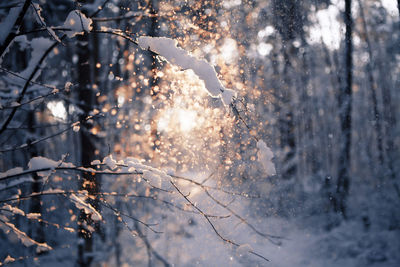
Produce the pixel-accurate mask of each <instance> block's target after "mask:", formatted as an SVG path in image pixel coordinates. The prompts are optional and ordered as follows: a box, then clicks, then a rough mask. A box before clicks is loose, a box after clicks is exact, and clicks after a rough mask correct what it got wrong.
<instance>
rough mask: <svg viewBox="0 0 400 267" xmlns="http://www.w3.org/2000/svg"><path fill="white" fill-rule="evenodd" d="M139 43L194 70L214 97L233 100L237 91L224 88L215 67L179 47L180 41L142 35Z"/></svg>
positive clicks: (171, 61) (224, 100)
mask: <svg viewBox="0 0 400 267" xmlns="http://www.w3.org/2000/svg"><path fill="white" fill-rule="evenodd" d="M138 43H139V46H140V47H141V48H142V49H150V50H151V51H153V52H155V53H158V54H159V55H160V56H162V57H164V58H165V59H166V60H167V61H169V62H170V63H172V64H174V65H177V66H179V67H181V68H182V69H185V70H186V69H191V70H193V72H194V73H195V74H196V75H197V76H198V77H199V78H200V79H201V80H203V81H204V84H205V87H206V89H207V92H208V93H209V94H210V95H211V96H212V97H215V98H217V97H221V99H222V101H223V102H224V104H225V105H229V104H230V103H231V102H232V98H233V96H234V95H235V92H234V91H233V90H230V89H226V88H224V86H223V85H222V83H221V81H220V80H219V79H218V76H217V73H216V72H215V69H214V67H213V66H211V65H210V63H208V62H207V61H206V60H204V59H201V60H200V59H197V58H196V57H194V56H192V55H190V54H189V53H188V52H187V51H185V50H183V49H182V48H179V47H177V45H178V42H177V41H176V40H174V39H171V38H166V37H150V36H141V37H139V39H138Z"/></svg>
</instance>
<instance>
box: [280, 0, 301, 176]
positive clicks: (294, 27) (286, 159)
mask: <svg viewBox="0 0 400 267" xmlns="http://www.w3.org/2000/svg"><path fill="white" fill-rule="evenodd" d="M273 12H274V26H275V28H276V29H277V30H278V32H279V34H280V36H281V38H282V49H281V51H282V54H283V59H284V63H283V64H284V66H283V73H282V76H283V77H282V86H283V88H282V90H281V91H282V92H281V94H280V97H279V98H280V105H279V107H278V110H277V112H278V113H279V114H278V116H279V129H280V135H281V137H280V146H281V149H282V152H283V155H284V156H283V159H282V161H283V162H282V168H281V176H282V177H284V178H291V177H293V176H294V175H295V174H296V172H297V167H296V165H297V162H296V160H297V159H296V154H297V151H296V150H297V144H296V137H295V122H294V117H295V114H294V110H295V108H296V107H295V106H294V105H295V104H294V101H293V94H292V91H293V86H294V84H293V77H294V75H295V71H296V70H295V66H293V65H292V63H291V61H292V59H295V58H297V55H296V49H295V47H294V46H293V41H295V40H296V38H298V37H299V38H300V40H303V38H302V36H303V35H304V32H303V19H302V18H303V16H302V15H303V14H302V13H303V12H302V9H301V3H300V2H299V1H296V0H284V1H281V0H274V1H273Z"/></svg>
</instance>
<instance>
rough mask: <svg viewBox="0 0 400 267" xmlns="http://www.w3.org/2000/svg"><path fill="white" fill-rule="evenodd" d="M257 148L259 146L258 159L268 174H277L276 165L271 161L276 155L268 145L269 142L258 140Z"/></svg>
mask: <svg viewBox="0 0 400 267" xmlns="http://www.w3.org/2000/svg"><path fill="white" fill-rule="evenodd" d="M257 148H258V152H257V157H258V161H259V162H260V163H261V164H262V166H263V168H264V170H265V172H266V174H267V175H268V176H271V175H275V174H276V170H275V165H274V163H273V162H272V161H271V160H272V158H273V157H274V154H273V153H272V150H271V149H270V148H269V147H268V146H267V144H266V143H265V142H264V141H263V140H260V141H258V142H257Z"/></svg>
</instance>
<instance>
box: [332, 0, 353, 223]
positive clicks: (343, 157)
mask: <svg viewBox="0 0 400 267" xmlns="http://www.w3.org/2000/svg"><path fill="white" fill-rule="evenodd" d="M344 22H345V25H346V36H345V84H344V86H343V88H342V90H341V92H340V94H339V112H340V126H341V130H342V140H341V148H340V152H339V153H340V154H339V173H338V180H337V187H336V196H335V201H334V209H335V211H336V212H338V213H341V214H342V216H343V217H344V218H345V219H346V218H347V213H346V199H347V196H348V193H349V184H350V175H349V172H350V167H351V158H350V152H351V129H352V127H351V122H352V121H351V111H352V83H353V60H352V54H353V43H352V30H353V21H352V16H351V0H346V1H345V13H344Z"/></svg>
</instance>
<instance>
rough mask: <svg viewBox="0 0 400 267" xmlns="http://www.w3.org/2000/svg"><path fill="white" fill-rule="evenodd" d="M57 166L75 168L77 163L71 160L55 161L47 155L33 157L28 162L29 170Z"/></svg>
mask: <svg viewBox="0 0 400 267" xmlns="http://www.w3.org/2000/svg"><path fill="white" fill-rule="evenodd" d="M56 167H67V168H74V167H75V165H74V164H72V163H69V162H61V161H60V160H59V161H54V160H52V159H49V158H45V157H33V158H31V160H30V161H29V163H28V168H29V170H40V169H54V168H56Z"/></svg>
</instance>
